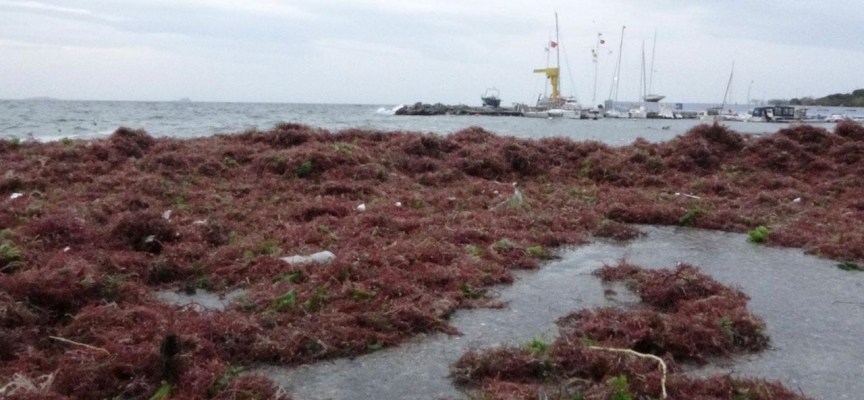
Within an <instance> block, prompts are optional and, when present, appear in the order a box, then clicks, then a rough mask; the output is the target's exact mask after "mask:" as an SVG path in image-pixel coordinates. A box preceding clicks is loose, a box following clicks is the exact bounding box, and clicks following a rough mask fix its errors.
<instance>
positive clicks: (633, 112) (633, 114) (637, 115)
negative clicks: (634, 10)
mask: <svg viewBox="0 0 864 400" xmlns="http://www.w3.org/2000/svg"><path fill="white" fill-rule="evenodd" d="M645 78H646V77H645V41H642V75H641V76H640V77H639V97H643V98H644V94H645V93H647V92H648V89H647V87H646V86H645V85H646V82H647V79H645ZM627 118H632V119H645V118H648V110H646V109H645V106H644V105H640V106H639V107H633V108H631V109H630V110H628V111H627Z"/></svg>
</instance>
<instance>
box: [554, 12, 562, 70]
mask: <svg viewBox="0 0 864 400" xmlns="http://www.w3.org/2000/svg"><path fill="white" fill-rule="evenodd" d="M555 43H556V46H555V59H556V64H555V67H556V68H559V69H560V68H561V40H560V39H559V38H558V13H557V12H556V13H555Z"/></svg>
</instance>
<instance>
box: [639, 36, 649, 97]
mask: <svg viewBox="0 0 864 400" xmlns="http://www.w3.org/2000/svg"><path fill="white" fill-rule="evenodd" d="M647 78H648V77H647V76H645V41H644V40H643V41H642V79H640V80H639V81H640V82H639V90H641V91H642V93H640V94H639V101H642V100H643V99H644V98H645V95H647V94H648V87H647V86H646V85H647V84H648V79H647Z"/></svg>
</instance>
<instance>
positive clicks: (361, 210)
mask: <svg viewBox="0 0 864 400" xmlns="http://www.w3.org/2000/svg"><path fill="white" fill-rule="evenodd" d="M357 211H360V212H363V211H366V204H361V205H359V206H357Z"/></svg>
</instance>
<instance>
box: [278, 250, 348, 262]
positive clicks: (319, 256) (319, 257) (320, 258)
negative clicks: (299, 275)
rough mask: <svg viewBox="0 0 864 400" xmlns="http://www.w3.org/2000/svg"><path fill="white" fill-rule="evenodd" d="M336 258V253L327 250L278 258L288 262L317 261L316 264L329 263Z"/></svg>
mask: <svg viewBox="0 0 864 400" xmlns="http://www.w3.org/2000/svg"><path fill="white" fill-rule="evenodd" d="M335 259H336V255H335V254H333V253H331V252H329V251H322V252H318V253H315V254H312V255H309V256H290V257H283V258H280V260H282V261H285V262H286V263H288V264H307V263H318V264H329V263H330V262H331V261H333V260H335Z"/></svg>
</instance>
